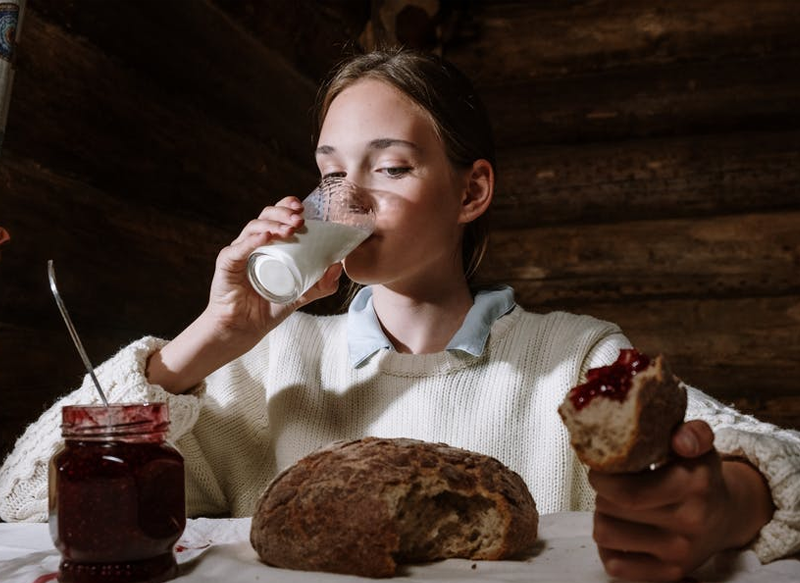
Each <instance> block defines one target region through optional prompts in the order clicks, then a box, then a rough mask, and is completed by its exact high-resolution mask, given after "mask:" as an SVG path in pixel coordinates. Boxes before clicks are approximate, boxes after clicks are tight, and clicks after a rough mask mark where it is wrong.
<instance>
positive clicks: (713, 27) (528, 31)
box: [445, 0, 800, 85]
mask: <svg viewBox="0 0 800 583" xmlns="http://www.w3.org/2000/svg"><path fill="white" fill-rule="evenodd" d="M470 25H471V26H470V27H469V28H468V31H465V32H468V34H469V37H468V38H469V42H461V43H453V44H452V45H449V46H448V47H447V51H446V53H445V55H446V56H447V57H448V58H449V59H450V60H452V61H453V62H455V63H456V64H457V65H458V66H459V67H461V68H462V69H463V70H464V71H466V72H467V73H468V74H470V75H471V76H472V77H473V78H474V79H476V80H477V82H479V83H480V84H481V85H488V84H500V83H508V82H511V81H520V80H525V79H533V78H542V77H560V76H566V75H574V74H580V73H588V72H592V71H603V70H608V69H614V68H617V67H631V66H634V65H639V66H650V65H655V64H666V63H676V62H686V61H720V60H724V59H728V58H742V57H752V56H764V55H769V54H778V53H793V54H797V50H798V48H800V35H798V34H797V31H798V29H800V11H798V10H797V6H796V4H795V3H794V2H791V1H786V0H763V1H761V2H752V1H751V0H724V1H719V0H654V1H651V2H646V3H643V2H640V1H639V0H599V1H598V0H594V1H588V0H583V1H577V2H570V3H569V4H568V5H565V3H564V2H562V1H560V0H547V1H537V2H525V1H516V2H481V3H477V4H475V5H474V11H473V14H472V18H471V20H470Z"/></svg>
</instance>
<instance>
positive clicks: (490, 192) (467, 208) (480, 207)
mask: <svg viewBox="0 0 800 583" xmlns="http://www.w3.org/2000/svg"><path fill="white" fill-rule="evenodd" d="M492 196H494V169H493V168H492V165H491V163H489V161H488V160H484V159H480V160H475V162H473V163H472V168H471V169H470V170H469V171H468V176H467V185H466V188H465V189H464V193H463V195H462V198H461V213H460V214H459V217H458V219H459V223H469V222H472V221H474V220H475V219H477V218H478V217H479V216H481V215H482V214H483V213H485V212H486V209H488V208H489V204H490V203H491V202H492Z"/></svg>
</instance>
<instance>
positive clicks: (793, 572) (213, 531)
mask: <svg viewBox="0 0 800 583" xmlns="http://www.w3.org/2000/svg"><path fill="white" fill-rule="evenodd" d="M591 532H592V516H591V514H589V513H584V512H562V513H557V514H549V515H545V516H543V517H542V518H541V524H540V529H539V535H540V544H539V546H538V548H537V550H536V552H535V553H534V554H533V556H531V557H530V558H528V559H527V560H524V561H493V562H492V561H468V560H462V559H450V560H447V561H441V562H438V563H433V564H429V565H415V566H410V567H403V568H401V569H400V571H399V574H398V578H399V579H402V580H404V581H409V582H419V583H423V582H452V583H462V582H465V581H486V582H494V581H498V582H499V581H504V582H510V581H525V582H526V583H537V582H543V583H544V582H546V583H576V582H578V583H593V582H603V583H606V582H608V581H609V580H610V579H609V577H608V576H606V574H605V572H604V571H603V566H602V564H601V563H600V559H599V558H598V556H597V549H596V548H595V545H594V542H593V541H592V538H591ZM249 535H250V519H249V518H240V519H229V520H228V519H205V518H201V519H196V520H189V521H188V524H187V527H186V531H185V532H184V535H183V537H182V538H181V540H180V541H179V542H178V545H177V546H176V549H177V557H178V563H179V565H180V576H179V577H178V578H177V579H175V581H176V582H180V583H184V582H186V583H188V582H191V583H200V582H204V583H205V582H208V583H219V582H220V581H223V582H224V583H267V582H269V583H316V582H322V583H325V582H330V583H345V582H356V581H360V582H362V583H363V582H364V581H375V580H373V579H364V578H361V577H353V576H346V575H331V574H322V573H308V572H302V571H289V570H284V569H275V568H273V567H268V566H267V565H264V564H263V563H261V562H259V560H258V557H257V555H256V553H255V551H253V549H252V547H251V546H250V541H249ZM58 560H59V557H58V552H57V551H56V550H55V548H54V547H53V544H52V542H51V540H50V535H49V531H48V529H47V525H46V524H0V581H2V582H3V583H44V582H45V581H53V580H54V576H53V574H54V573H55V572H56V571H57V570H58ZM694 577H695V579H697V580H698V581H702V582H704V583H705V582H722V581H725V582H730V583H734V582H735V583H746V582H753V583H799V582H800V560H797V559H787V560H782V561H775V562H773V563H770V564H768V565H761V563H760V562H759V561H758V559H757V558H756V556H755V554H754V553H752V552H750V551H745V552H742V553H730V554H724V555H720V556H718V557H716V558H715V559H714V560H712V561H709V563H708V564H706V565H704V566H703V568H701V569H700V570H699V571H698V572H697V573H695V574H694Z"/></svg>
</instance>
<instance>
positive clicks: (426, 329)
mask: <svg viewBox="0 0 800 583" xmlns="http://www.w3.org/2000/svg"><path fill="white" fill-rule="evenodd" d="M372 302H373V306H374V308H375V313H376V314H377V316H378V320H379V321H380V323H381V327H382V328H383V331H384V333H385V334H386V336H387V338H389V340H390V341H391V342H392V344H393V345H394V348H395V350H397V351H398V352H405V353H411V354H430V353H434V352H441V351H443V350H444V349H445V347H446V346H447V344H448V343H449V342H450V339H451V338H452V337H453V335H454V334H455V333H456V332H457V331H458V329H459V328H460V327H461V324H462V323H463V322H464V317H465V316H466V315H467V312H468V311H469V309H470V308H471V307H472V295H471V294H470V291H469V286H468V285H467V282H466V281H465V280H463V279H462V280H461V281H459V282H458V283H457V284H455V285H448V286H447V289H442V288H430V287H429V288H427V289H425V291H424V293H422V294H414V295H410V294H407V293H401V292H398V291H396V290H393V289H391V288H390V287H386V286H381V285H376V286H374V288H373V293H372Z"/></svg>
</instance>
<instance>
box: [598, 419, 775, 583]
mask: <svg viewBox="0 0 800 583" xmlns="http://www.w3.org/2000/svg"><path fill="white" fill-rule="evenodd" d="M672 448H673V451H674V453H675V454H676V459H675V460H673V461H671V462H670V463H668V464H667V465H666V466H664V467H661V468H659V469H657V470H653V471H649V470H646V471H644V472H640V473H637V474H603V473H600V472H595V471H590V472H589V482H590V483H591V485H592V487H593V488H594V489H595V490H596V492H597V504H596V509H595V516H594V534H593V536H594V539H595V541H596V542H597V546H598V550H599V552H600V558H601V559H602V561H603V565H604V567H605V569H606V571H607V572H608V574H609V575H612V576H616V577H621V578H623V579H639V580H648V581H677V580H679V579H681V578H682V577H685V576H686V575H688V574H689V573H691V572H692V571H694V570H695V569H696V568H698V567H700V566H701V565H702V564H703V563H704V562H705V561H706V560H707V559H709V558H710V557H711V556H712V555H714V554H715V553H717V552H718V551H721V550H723V549H728V548H736V547H741V546H744V545H746V544H747V543H748V542H749V541H750V540H751V539H752V538H753V537H754V536H755V535H756V534H757V533H758V531H759V530H760V528H761V526H763V524H765V523H766V520H768V518H766V519H765V517H764V510H763V509H764V508H766V507H767V506H770V507H771V498H770V497H769V489H768V488H767V486H766V484H765V483H764V481H763V478H762V477H761V474H760V473H758V471H757V470H756V469H755V468H753V467H752V466H750V465H748V464H746V463H743V462H740V461H731V462H728V461H724V462H723V460H722V459H721V458H720V455H719V454H718V453H717V451H716V450H715V449H714V434H713V432H712V430H711V428H710V427H709V426H708V424H706V423H705V422H703V421H689V422H687V423H684V424H683V425H681V426H680V427H679V428H678V429H677V430H676V431H675V433H674V434H673V437H672ZM740 479H742V481H741V483H740ZM759 489H760V490H761V491H758V490H759ZM765 489H766V497H767V501H766V504H765V503H764V499H763V497H764V496H765V491H764V490H765ZM743 496H744V498H743ZM747 496H752V497H751V498H749V499H748V498H747ZM737 506H738V508H737ZM748 507H750V508H748ZM752 508H756V509H758V510H761V512H760V514H757V513H754V512H753V510H752Z"/></svg>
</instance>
